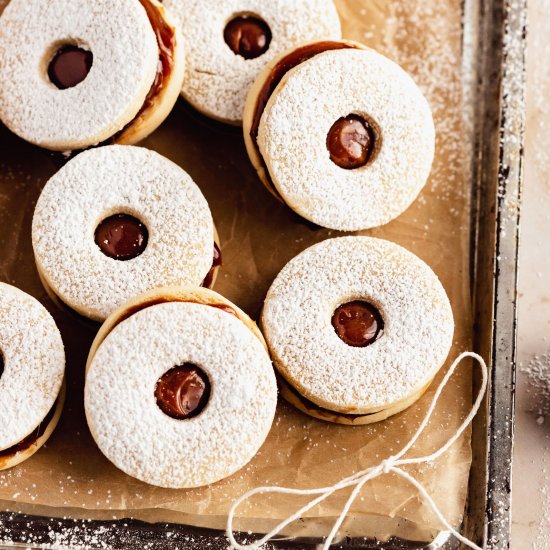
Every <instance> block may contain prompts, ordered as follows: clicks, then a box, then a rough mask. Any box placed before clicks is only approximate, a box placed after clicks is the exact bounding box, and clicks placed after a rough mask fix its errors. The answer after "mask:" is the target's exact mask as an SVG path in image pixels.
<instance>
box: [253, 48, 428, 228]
mask: <svg viewBox="0 0 550 550" xmlns="http://www.w3.org/2000/svg"><path fill="white" fill-rule="evenodd" d="M351 113H354V114H359V115H362V116H364V117H365V118H366V119H367V120H369V121H372V122H373V123H374V126H375V128H377V129H378V130H379V132H378V133H379V137H378V148H379V150H378V151H377V152H376V153H375V158H374V159H373V160H372V161H371V162H369V163H368V164H367V165H366V166H363V167H361V168H357V169H355V170H345V169H343V168H340V167H339V166H337V165H336V164H335V163H334V162H332V161H331V159H330V156H329V152H328V149H327V146H326V141H327V134H328V132H329V130H330V128H331V126H332V125H333V124H334V123H335V122H336V121H337V120H338V119H339V118H340V117H344V116H347V115H349V114H351ZM258 146H259V148H260V151H261V153H262V155H263V158H264V160H265V162H266V165H267V167H268V170H269V173H270V175H271V178H272V180H273V183H274V185H275V186H276V188H277V190H278V191H279V193H280V194H281V196H282V197H283V198H284V200H285V202H286V203H287V204H288V205H289V206H290V207H291V208H292V209H293V210H295V211H296V212H298V213H299V214H300V215H302V216H303V217H305V218H307V219H308V220H310V221H312V222H314V223H316V224H318V225H321V226H323V227H328V228H331V229H339V230H344V231H356V230H360V229H367V228H370V227H374V226H378V225H383V224H385V223H387V222H389V221H390V220H392V219H393V218H395V217H397V216H398V215H399V214H401V213H402V212H403V211H404V210H406V209H407V208H408V207H409V205H410V204H411V203H412V202H413V200H414V199H415V198H416V196H417V195H418V193H419V192H420V190H421V189H422V187H423V186H424V184H425V183H426V180H427V179H428V176H429V173H430V169H431V165H432V160H433V156H434V146H435V132H434V125H433V120H432V115H431V112H430V108H429V105H428V103H427V101H426V99H425V98H424V96H423V95H422V93H421V92H420V90H419V89H418V87H417V86H416V84H415V83H414V81H413V80H412V79H411V77H410V76H409V75H408V74H407V73H406V72H405V71H404V70H403V69H401V68H400V67H399V66H398V65H397V64H395V63H394V62H393V61H390V60H389V59H387V58H386V57H384V56H382V55H381V54H379V53H377V52H375V51H374V50H362V49H343V50H333V51H327V52H324V53H321V54H319V55H317V56H315V57H313V58H312V59H310V60H308V61H306V62H304V63H302V64H300V65H298V66H297V67H295V68H294V69H292V70H291V71H289V72H288V73H287V74H286V75H285V77H284V78H283V80H282V81H281V83H280V84H279V86H278V87H277V89H276V90H275V92H274V94H273V95H272V96H271V98H270V100H269V102H268V104H267V106H266V108H265V110H264V113H263V115H262V118H261V121H260V127H259V131H258Z"/></svg>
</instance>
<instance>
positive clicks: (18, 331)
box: [0, 283, 65, 450]
mask: <svg viewBox="0 0 550 550" xmlns="http://www.w3.org/2000/svg"><path fill="white" fill-rule="evenodd" d="M0 352H1V353H2V357H3V362H4V372H3V373H2V374H1V375H0V450H3V449H7V448H9V447H12V446H13V445H15V444H16V443H19V442H20V441H21V440H22V439H24V438H25V437H26V436H27V435H29V434H30V433H31V432H32V431H33V430H34V429H35V428H36V427H37V426H38V425H39V424H40V423H41V422H42V420H44V418H45V417H46V415H47V414H48V412H49V411H50V409H51V408H52V406H53V404H54V402H55V400H56V398H57V396H58V394H59V391H60V390H61V384H62V382H63V376H64V373H65V351H64V348H63V342H62V340H61V335H60V334H59V330H58V328H57V326H56V324H55V321H54V320H53V318H52V317H51V315H50V314H49V313H48V312H47V311H46V309H45V308H44V306H43V305H42V304H40V302H38V301H37V300H36V299H35V298H33V297H32V296H29V295H28V294H26V293H25V292H23V291H21V290H19V289H17V288H15V287H13V286H10V285H7V284H5V283H0Z"/></svg>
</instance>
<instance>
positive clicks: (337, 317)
mask: <svg viewBox="0 0 550 550" xmlns="http://www.w3.org/2000/svg"><path fill="white" fill-rule="evenodd" d="M332 326H333V327H334V330H335V331H336V334H337V335H338V337H339V338H340V339H341V340H342V341H343V342H344V343H346V344H347V345H348V346H352V347H356V348H364V347H366V346H369V345H370V344H372V343H374V342H376V340H378V338H379V337H380V335H381V334H382V332H383V330H384V320H383V319H382V315H381V313H380V311H379V310H378V308H377V307H375V306H374V305H372V304H371V303H369V302H366V301H365V300H353V301H351V302H346V303H344V304H342V305H340V306H338V307H337V308H336V310H335V311H334V313H333V314H332Z"/></svg>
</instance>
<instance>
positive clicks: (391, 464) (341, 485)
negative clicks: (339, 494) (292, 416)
mask: <svg viewBox="0 0 550 550" xmlns="http://www.w3.org/2000/svg"><path fill="white" fill-rule="evenodd" d="M466 357H471V358H472V359H475V360H476V361H477V362H478V363H479V366H480V367H481V374H482V378H483V380H482V384H481V388H480V389H479V392H478V394H477V397H476V400H475V402H474V404H473V406H472V408H471V410H470V413H469V414H468V416H467V417H466V418H465V419H464V421H463V422H462V424H461V425H460V427H459V428H458V429H457V430H456V432H455V433H454V434H453V435H452V436H451V437H450V438H449V439H448V440H447V441H446V442H445V443H444V444H443V445H442V446H441V447H440V448H439V449H437V451H435V452H433V453H432V454H430V455H426V456H421V457H415V458H403V456H404V455H405V454H406V453H407V452H408V451H409V450H410V449H411V448H412V447H413V445H414V444H415V443H416V441H417V440H418V438H419V437H420V435H421V434H422V432H423V431H424V430H425V428H426V426H427V425H428V422H429V421H430V418H431V416H432V414H433V412H434V409H435V407H436V405H437V401H438V399H439V397H440V396H441V393H442V391H443V389H444V388H445V386H446V385H447V383H448V381H449V379H450V378H451V376H452V375H453V373H454V372H455V370H456V369H457V367H458V366H459V364H460V362H461V361H462V360H463V359H465V358H466ZM487 378H488V374H487V365H486V364H485V361H484V360H483V358H482V357H480V356H479V355H477V354H476V353H473V352H469V351H468V352H464V353H462V354H460V355H459V356H458V357H457V358H456V359H455V361H454V362H453V364H452V365H451V366H450V368H449V370H448V371H447V374H445V376H444V378H443V380H442V381H441V383H440V384H439V386H438V388H437V391H436V392H435V394H434V396H433V399H432V402H431V404H430V407H429V409H428V412H427V413H426V416H425V417H424V420H423V421H422V422H421V424H420V426H419V427H418V429H417V430H416V432H415V433H414V435H413V436H412V437H411V439H410V441H409V442H408V443H407V444H406V445H405V446H404V447H403V448H402V449H401V451H399V452H398V453H397V454H396V455H394V456H390V457H389V458H386V459H385V460H383V461H382V462H381V463H380V464H379V465H378V466H373V467H371V468H366V469H365V470H362V471H360V472H357V473H355V474H353V475H352V476H349V477H346V478H344V479H342V480H341V481H339V482H337V483H335V484H334V485H331V486H329V487H322V488H319V489H292V488H289V487H276V486H274V487H256V488H255V489H252V490H251V491H248V492H247V493H245V494H244V495H242V496H241V497H240V498H238V499H237V500H236V501H235V502H234V503H233V506H232V507H231V510H230V511H229V515H228V517H227V530H226V534H227V537H228V539H229V541H230V543H231V548H232V549H234V550H254V549H258V548H260V547H261V546H262V545H264V544H265V543H266V542H268V541H270V540H271V539H273V538H274V537H275V536H276V535H277V534H278V533H280V532H281V531H282V530H283V529H284V528H285V527H286V526H287V525H289V524H290V523H292V522H293V521H295V520H297V519H299V518H300V517H302V516H303V514H304V513H305V512H307V511H308V510H310V509H311V508H313V507H314V506H316V505H317V504H319V503H320V502H322V501H323V500H325V499H327V498H328V497H329V496H331V495H332V494H333V493H335V492H336V491H340V490H341V489H345V488H347V487H354V489H353V491H352V492H351V494H350V496H349V498H348V500H347V501H346V504H345V505H344V508H343V509H342V512H341V513H340V515H339V516H338V519H337V520H336V522H335V523H334V526H333V527H332V530H331V532H330V534H329V535H328V537H327V538H326V540H325V543H324V545H323V550H328V549H329V548H330V546H331V544H332V541H333V540H334V537H335V536H336V534H337V533H338V530H339V529H340V527H341V525H342V523H343V521H344V519H345V518H346V516H347V515H348V512H349V510H350V508H351V506H352V505H353V502H354V501H355V499H356V498H357V496H358V495H359V493H360V492H361V489H362V488H363V486H364V485H365V484H366V483H367V482H368V481H370V480H371V479H375V478H377V477H379V476H381V475H384V474H389V473H390V472H392V473H394V474H397V475H399V476H401V477H402V478H403V479H405V480H406V481H408V482H409V483H410V484H411V485H413V486H414V487H415V488H416V489H417V490H418V492H419V493H420V495H421V497H422V498H423V499H424V501H425V502H427V503H428V505H429V506H430V508H431V509H432V511H433V512H434V514H435V515H436V516H437V518H438V519H439V521H440V522H441V523H442V524H443V525H444V526H445V528H446V529H447V530H448V531H449V532H450V533H452V534H453V535H454V537H456V538H457V539H458V540H459V541H460V542H462V543H463V544H465V545H466V546H468V547H470V548H474V549H476V550H481V548H480V547H479V546H477V544H474V543H473V542H472V541H471V540H469V539H467V538H466V537H464V536H462V535H461V534H460V533H459V532H458V531H457V530H456V529H454V527H452V526H451V525H450V524H449V522H448V521H447V520H446V519H445V517H444V516H443V514H442V513H441V512H440V510H439V508H438V507H437V505H436V504H435V502H434V500H433V499H432V497H431V496H430V495H429V494H428V491H426V489H425V487H424V486H423V485H422V484H421V483H420V482H419V481H417V480H416V479H415V478H414V477H412V476H411V475H410V474H408V473H407V472H405V471H404V470H402V469H401V466H405V465H407V464H421V463H425V462H432V461H434V460H436V459H437V458H439V457H440V456H441V455H443V454H444V453H445V452H447V450H448V449H449V448H450V447H451V445H453V443H455V442H456V441H457V440H458V439H459V438H460V436H461V435H462V434H463V433H464V430H465V429H466V428H467V427H468V426H469V425H470V423H471V422H472V420H473V419H474V417H475V415H476V413H477V411H478V410H479V408H480V406H481V402H482V400H483V396H484V395H485V391H486V389H487ZM263 493H281V494H285V495H319V496H317V497H316V498H314V499H313V500H311V501H310V502H308V503H307V504H306V505H305V506H303V507H302V508H300V509H299V510H298V511H297V512H295V513H294V514H292V515H291V516H289V517H288V518H287V519H285V520H283V521H281V522H280V523H279V524H278V525H277V526H275V527H274V528H273V529H272V530H271V531H270V532H269V533H267V535H265V536H264V537H262V538H261V539H260V540H257V541H255V542H253V543H251V544H240V543H239V542H237V540H236V539H235V537H234V536H233V518H234V516H235V511H236V510H237V508H238V507H239V506H240V505H241V504H242V503H243V502H244V501H245V500H248V499H249V498H250V497H252V496H254V495H257V494H263Z"/></svg>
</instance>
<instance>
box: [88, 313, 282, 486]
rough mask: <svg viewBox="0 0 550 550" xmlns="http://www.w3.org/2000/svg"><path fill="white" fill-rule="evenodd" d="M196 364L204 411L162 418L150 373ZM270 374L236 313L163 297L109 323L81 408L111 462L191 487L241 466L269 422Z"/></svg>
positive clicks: (153, 480) (148, 478) (272, 403)
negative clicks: (205, 385)
mask: <svg viewBox="0 0 550 550" xmlns="http://www.w3.org/2000/svg"><path fill="white" fill-rule="evenodd" d="M186 362H189V363H193V364H195V365H198V366H199V367H200V368H201V369H203V370H204V371H205V372H206V373H207V375H208V378H209V380H210V383H211V386H212V391H211V395H210V400H209V402H208V404H207V405H206V408H205V409H204V411H203V412H202V413H201V414H199V415H198V416H196V417H194V418H191V419H187V420H176V419H173V418H170V417H168V416H166V415H165V414H164V413H163V412H162V411H161V410H160V408H159V407H158V405H157V403H156V400H155V396H154V392H155V385H156V383H157V380H158V379H159V378H160V377H161V376H162V375H163V374H164V373H165V372H167V371H168V370H169V369H171V368H172V367H174V366H176V365H181V364H183V363H186ZM276 402H277V389H276V382H275V375H274V373H273V369H272V367H271V361H270V359H269V356H268V354H267V351H266V350H265V348H264V347H263V345H262V343H261V342H260V340H259V339H258V338H257V337H256V336H255V335H254V334H253V333H252V332H251V331H250V330H248V329H247V327H246V326H245V325H244V323H242V322H241V321H240V320H239V319H237V318H236V317H235V316H234V315H232V314H230V313H227V312H224V311H222V310H219V309H217V308H214V307H210V306H205V305H201V304H194V303H166V304H160V305H155V306H151V307H149V308H147V309H144V310H142V311H139V312H138V313H136V314H134V315H132V316H131V317H130V318H128V319H127V320H125V321H123V322H122V323H121V324H119V325H118V326H116V327H115V328H114V330H113V331H112V332H111V333H110V334H109V335H108V336H107V337H106V338H105V340H104V341H103V343H102V344H101V345H100V347H99V349H98V350H97V352H96V354H95V356H94V357H93V359H92V361H91V364H90V366H89V369H88V372H87V376H86V388H85V409H86V416H87V419H88V424H89V426H90V430H91V432H92V435H93V437H94V439H95V441H96V443H97V444H98V446H99V448H100V449H101V451H102V452H103V453H104V454H105V455H106V456H107V458H109V460H111V461H112V462H113V463H114V464H115V465H116V466H117V467H118V468H120V469H121V470H123V471H124V472H126V473H127V474H129V475H131V476H134V477H136V478H138V479H140V480H142V481H145V482H147V483H150V484H153V485H158V486H161V487H171V488H184V487H197V486H201V485H206V484H208V483H213V482H215V481H218V480H220V479H222V478H224V477H227V476H229V475H231V474H233V473H234V472H236V471H237V470H239V469H240V468H242V467H243V466H244V465H245V464H246V463H247V462H248V461H249V460H250V459H251V458H252V457H253V456H254V455H255V454H256V452H257V451H258V449H259V448H260V446H261V445H262V443H263V442H264V440H265V438H266V436H267V434H268V432H269V429H270V427H271V424H272V421H273V417H274V414H275V407H276Z"/></svg>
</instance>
